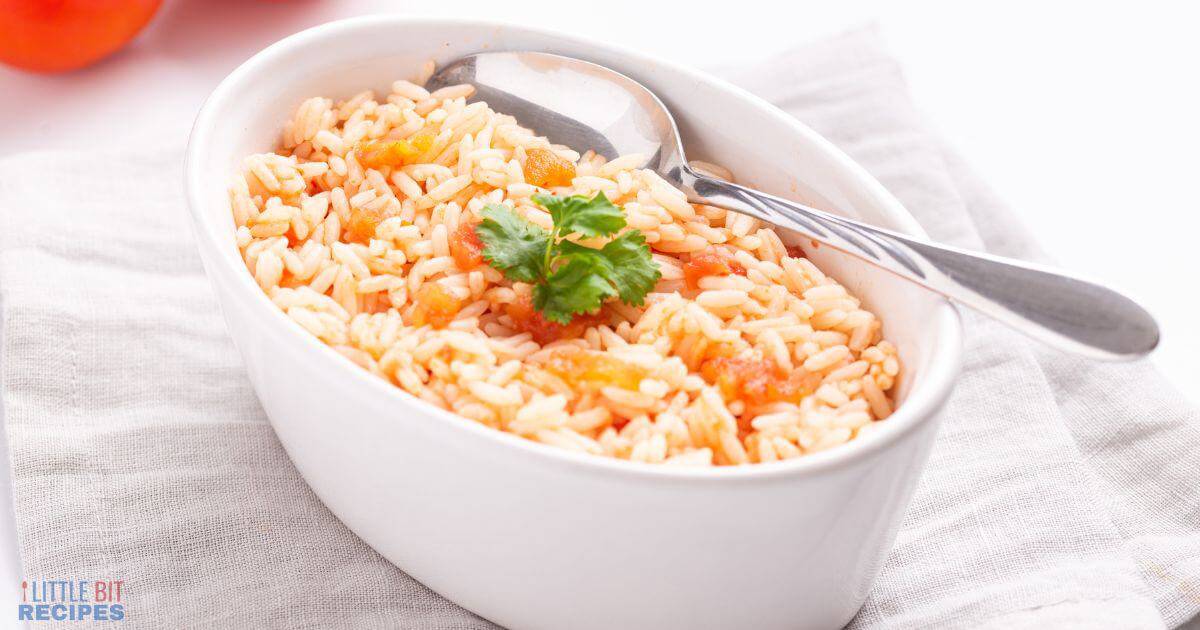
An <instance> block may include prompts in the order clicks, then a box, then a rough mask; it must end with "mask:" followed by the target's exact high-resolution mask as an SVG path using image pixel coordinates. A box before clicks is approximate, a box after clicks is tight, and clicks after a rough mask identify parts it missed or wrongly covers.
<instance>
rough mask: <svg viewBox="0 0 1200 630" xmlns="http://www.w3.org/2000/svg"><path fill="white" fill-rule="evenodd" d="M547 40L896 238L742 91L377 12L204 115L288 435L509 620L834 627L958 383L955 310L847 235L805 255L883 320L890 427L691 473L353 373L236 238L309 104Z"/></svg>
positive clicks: (512, 30) (208, 182)
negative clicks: (272, 287)
mask: <svg viewBox="0 0 1200 630" xmlns="http://www.w3.org/2000/svg"><path fill="white" fill-rule="evenodd" d="M482 50H540V51H548V52H552V53H558V54H562V55H569V56H574V57H579V58H581V59H586V60H589V61H593V62H596V63H600V64H604V65H607V66H610V67H612V68H615V69H616V70H618V71H620V72H622V73H625V74H627V75H629V76H631V77H633V78H635V79H637V80H639V81H641V82H643V83H644V84H645V85H647V86H649V87H650V88H651V89H652V90H654V91H655V92H656V93H658V95H659V96H660V97H662V99H663V101H665V102H666V104H667V105H668V106H669V107H670V108H671V110H672V111H673V112H674V114H675V116H676V117H677V118H678V120H679V123H680V127H681V131H682V133H683V137H684V141H685V145H686V146H687V149H688V154H689V156H690V157H692V158H696V159H705V160H708V161H713V162H717V163H722V164H726V165H731V166H733V167H734V170H735V172H736V173H737V176H738V178H739V181H741V182H743V183H748V184H750V185H752V186H756V187H758V188H761V189H763V190H765V191H768V192H772V193H776V194H779V195H781V196H785V197H791V198H794V199H797V200H799V201H803V202H807V203H809V204H811V205H815V206H818V207H821V208H825V209H828V210H831V211H834V212H839V213H842V214H845V215H848V216H853V217H856V218H859V219H863V220H866V221H869V222H872V223H875V224H877V225H880V226H883V227H887V228H891V229H894V230H898V231H903V232H908V233H913V234H920V233H921V229H920V227H919V226H918V225H917V223H916V222H915V221H914V220H913V218H912V217H911V216H910V215H909V214H908V213H907V212H906V211H905V210H904V208H903V207H901V205H900V204H899V203H898V202H897V201H896V199H894V198H893V197H892V196H891V195H890V194H888V192H887V191H885V190H884V189H883V188H882V187H881V186H880V184H879V183H878V182H876V181H875V180H874V179H872V178H871V176H870V175H868V174H867V173H866V171H864V170H863V169H862V168H861V167H859V166H858V165H856V164H855V163H854V162H853V161H852V160H850V159H849V158H848V157H847V156H846V155H844V154H843V153H841V152H840V151H838V150H837V149H836V148H834V147H833V145H831V144H830V143H829V142H828V141H826V140H824V139H823V138H821V137H820V136H819V135H817V134H816V133H814V132H813V131H812V130H811V129H809V128H808V127H806V126H805V125H804V124H803V122H801V121H798V120H795V119H793V118H792V117H790V116H788V115H786V114H784V113H783V112H781V111H780V110H778V109H776V108H774V107H773V106H771V105H769V104H768V103H766V102H764V101H762V100H761V99H759V98H757V97H755V96H753V95H751V94H749V93H747V92H745V91H743V90H741V89H739V88H737V87H734V86H732V85H730V84H728V83H726V82H724V81H721V80H719V79H716V78H714V77H711V76H709V75H706V74H703V73H700V72H697V71H695V70H691V69H688V68H685V67H682V66H679V65H676V64H673V63H668V62H666V61H663V60H660V59H656V58H653V57H650V56H647V55H643V54H640V53H637V52H633V51H630V50H624V49H620V48H617V47H614V46H611V45H609V44H605V43H601V42H597V41H592V40H588V39H584V38H580V37H574V36H569V35H564V34H562V33H557V32H548V31H542V30H538V29H533V28H527V27H522V26H516V25H507V24H500V23H494V22H487V21H474V20H446V19H413V18H407V17H392V16H387V17H385V16H372V17H364V18H357V19H352V20H346V21H340V22H334V23H330V24H325V25H323V26H319V27H316V28H313V29H310V30H307V31H304V32H302V33H299V34H297V35H293V36H291V37H288V38H287V39H284V40H283V41H280V42H279V43H277V44H274V45H272V46H270V47H269V48H267V49H265V50H263V51H262V52H260V53H258V54H257V55H255V56H254V57H253V58H251V59H250V60H249V61H247V62H246V63H245V64H243V65H242V66H241V67H239V68H238V69H237V70H235V71H234V72H233V73H232V74H230V75H229V77H228V78H226V79H225V80H224V81H223V82H222V83H221V84H220V86H218V87H217V89H216V90H215V91H214V92H213V94H212V96H211V97H210V98H209V99H208V101H207V103H206V104H205V105H204V108H203V109H202V111H201V112H200V114H199V117H198V118H197V120H196V124H195V128H194V129H193V131H192V136H191V141H190V144H189V147H188V152H187V166H186V173H185V186H186V193H187V200H188V204H189V206H190V209H191V213H192V217H193V219H194V222H195V228H196V230H195V231H196V236H197V241H198V244H199V248H200V253H201V255H202V258H203V261H204V266H205V269H206V270H207V273H208V276H209V278H210V279H211V281H212V284H213V288H214V290H215V292H216V294H217V296H218V298H219V301H220V304H221V307H222V310H223V312H224V315H225V318H226V321H227V323H228V326H229V331H230V334H231V335H232V336H233V339H234V341H235V342H236V344H237V347H238V349H239V351H240V352H241V354H242V357H243V359H244V361H245V363H246V367H247V369H248V372H249V376H250V379H251V381H252V382H253V384H254V387H255V390H256V391H257V393H258V396H259V398H260V400H261V401H262V405H263V407H264V408H265V409H266V412H267V415H268V416H269V417H270V419H271V422H272V424H273V426H274V428H275V431H276V432H277V433H278V435H279V439H280V441H281V442H282V443H283V445H284V447H285V448H286V449H287V452H288V454H289V455H290V456H291V458H292V460H293V461H294V462H295V464H296V467H297V468H298V469H299V470H300V472H301V474H303V475H304V478H305V479H306V480H307V481H308V483H309V484H310V485H311V486H312V488H313V490H314V491H315V492H316V494H317V495H318V496H319V497H320V498H321V500H323V501H324V502H325V503H326V504H327V505H328V506H329V508H330V509H331V510H332V511H333V512H334V513H335V514H337V515H338V516H339V517H340V518H341V519H342V521H343V522H345V523H346V525H348V526H349V527H350V528H351V529H353V530H354V532H355V533H357V534H358V535H359V536H361V537H362V539H363V540H365V541H366V542H367V543H368V544H370V545H371V546H372V547H374V548H375V549H377V550H378V551H379V552H380V553H381V554H383V555H384V556H386V557H387V558H388V559H389V560H391V561H392V562H394V563H395V564H396V565H397V566H399V567H400V568H402V569H403V570H404V571H406V572H408V573H409V574H410V575H412V576H413V577H415V578H417V579H418V580H420V581H421V582H423V583H425V584H426V585H428V586H429V587H430V588H432V589H433V590H435V591H437V592H438V593H441V594H442V595H444V596H446V597H447V598H449V599H451V600H453V601H455V602H457V603H458V604H461V605H462V606H464V607H466V608H468V609H470V610H472V611H474V612H476V613H478V614H479V615H481V616H483V617H486V618H488V619H490V620H492V621H495V622H497V623H499V624H501V625H504V626H508V627H511V628H547V629H551V628H554V629H558V628H576V629H587V628H596V629H600V628H625V629H636V628H647V629H650V628H653V629H657V630H661V629H664V628H688V629H693V630H694V629H699V628H731V627H753V628H759V629H767V628H833V627H840V626H841V625H843V624H844V623H846V622H847V621H848V620H849V619H850V618H851V617H853V615H854V614H855V612H856V611H857V610H858V608H859V606H861V605H862V602H863V601H864V599H865V598H866V596H867V593H868V591H869V589H870V587H871V583H872V580H873V579H874V578H875V576H876V574H877V572H878V570H879V567H880V566H881V564H882V562H883V559H884V557H885V555H886V554H887V553H888V550H889V548H890V546H891V544H892V541H893V539H894V537H895V533H896V531H897V529H898V527H899V525H900V521H901V518H902V517H903V515H904V511H905V507H906V506H907V504H908V502H909V499H910V497H911V495H912V492H913V488H914V486H915V485H916V482H917V479H918V476H919V475H920V472H921V468H922V466H923V465H924V463H925V460H926V457H927V454H928V452H929V450H930V446H931V445H932V443H933V440H934V436H935V433H936V431H937V426H938V419H939V415H940V412H941V409H942V407H943V404H944V402H945V401H946V398H947V397H948V395H949V393H950V390H951V388H952V386H953V384H954V382H955V379H956V376H957V372H958V365H959V354H960V342H959V336H960V325H959V321H958V317H957V314H956V312H955V311H954V309H953V308H952V307H951V306H950V305H949V304H948V303H946V302H945V301H944V300H943V299H941V298H939V297H937V296H935V295H932V294H930V293H928V292H925V291H922V290H920V289H918V288H916V287H915V286H913V285H910V284H908V283H905V282H903V281H901V280H898V279H896V278H894V277H892V276H890V275H888V274H887V273H884V272H881V271H879V270H877V269H874V268H872V267H869V266H867V265H865V264H863V263H860V262H858V261H856V260H854V259H851V258H848V257H845V256H843V255H840V254H838V253H837V252H833V251H830V250H829V248H820V249H818V250H816V251H814V252H811V257H812V258H813V259H814V261H815V262H816V263H817V264H818V265H819V266H821V267H822V268H823V269H825V270H826V271H827V272H828V273H830V274H831V275H833V276H834V277H836V278H838V279H839V280H840V281H841V282H842V283H844V284H845V285H846V286H847V287H848V288H849V289H850V290H851V291H853V292H854V293H856V294H857V295H859V296H860V297H862V298H863V301H864V303H865V304H866V306H867V307H868V308H870V309H871V310H872V311H874V312H875V313H877V314H879V316H880V317H881V318H882V320H883V322H884V331H885V334H886V335H887V337H888V338H889V339H891V340H893V341H894V342H895V343H896V345H897V346H898V347H899V351H900V356H901V359H902V362H903V365H904V372H903V374H902V379H901V382H900V385H899V393H898V396H899V400H900V403H899V407H898V409H897V411H896V412H895V414H893V415H892V416H891V417H890V418H888V419H887V420H886V421H885V422H884V424H883V426H881V427H880V428H879V430H878V431H875V432H874V433H872V434H870V435H868V436H865V437H864V438H863V439H860V440H856V441H853V442H851V443H849V444H846V445H843V446H841V447H838V448H834V449H831V450H829V451H825V452H821V453H816V454H813V455H810V456H806V457H803V458H799V459H795V460H790V461H787V462H780V463H772V464H757V465H751V466H744V467H738V468H718V469H679V468H670V467H668V468H664V467H656V466H653V465H647V464H637V463H630V462H625V461H618V460H612V459H606V458H602V457H595V456H590V455H583V454H576V453H571V452H567V451H563V450H558V449H555V448H553V447H549V446H544V445H541V444H537V443H534V442H531V441H527V440H524V439H521V438H519V437H516V436H514V435H510V434H506V433H501V432H499V431H495V430H492V429H489V428H487V427H485V426H482V425H479V424H476V423H474V422H472V421H469V420H465V419H463V418H460V417H458V416H455V415H453V414H451V413H449V412H446V411H443V410H441V409H438V408H435V407H433V406H431V405H429V404H427V403H425V402H423V401H421V400H418V399H416V398H415V397H413V396H410V395H408V394H407V393H405V392H403V391H402V390H400V389H398V388H396V387H393V386H391V385H389V384H387V383H385V382H384V381H382V380H380V379H377V378H375V377H373V376H371V375H370V374H368V373H367V372H366V371H364V370H361V369H359V368H358V367H356V366H354V365H352V364H351V363H350V362H349V361H347V360H346V359H343V358H342V357H341V356H339V355H338V354H336V353H335V352H334V351H333V350H331V349H329V348H327V347H326V346H324V345H323V344H321V343H320V342H319V341H318V340H317V339H316V338H314V337H313V336H311V335H309V334H308V333H306V332H304V331H303V330H302V329H301V328H300V327H299V326H297V325H296V324H294V323H293V322H292V321H290V320H289V319H288V318H287V317H285V316H284V315H283V314H282V313H281V312H280V311H278V310H277V309H276V308H275V307H274V306H273V305H272V304H271V303H270V301H269V300H268V299H267V297H266V296H265V295H264V294H263V293H262V291H260V290H259V288H258V286H257V285H256V284H255V283H254V281H253V280H252V278H251V276H250V274H249V273H248V272H247V271H246V268H245V266H244V265H243V263H242V260H241V258H240V256H239V253H238V249H237V246H236V244H235V242H234V224H233V220H232V217H231V213H230V209H229V205H228V199H227V194H226V186H227V183H228V181H229V178H230V176H231V175H232V174H233V173H235V172H236V171H237V169H238V168H239V166H240V164H241V162H242V160H243V158H244V157H245V156H246V155H249V154H251V153H257V152H265V151H270V150H271V149H273V148H274V146H275V143H276V140H277V138H278V136H279V133H280V130H281V128H282V125H283V123H284V121H285V120H287V119H288V118H289V117H290V116H291V114H292V112H293V110H294V108H295V107H296V106H297V104H298V103H299V102H300V101H301V100H303V99H304V98H306V97H309V96H314V95H323V96H330V97H334V98H340V97H347V96H349V95H352V94H354V93H357V92H359V91H361V90H363V89H365V88H375V89H377V90H381V91H383V92H384V93H386V91H387V89H388V86H389V85H390V83H391V81H393V80H394V79H397V78H406V77H412V76H415V75H416V74H417V69H418V68H419V67H420V65H421V64H422V62H424V61H426V60H428V59H430V58H432V59H434V60H435V61H437V62H438V63H445V62H448V61H450V60H453V59H455V58H457V57H459V56H461V55H464V54H467V53H472V52H477V51H482Z"/></svg>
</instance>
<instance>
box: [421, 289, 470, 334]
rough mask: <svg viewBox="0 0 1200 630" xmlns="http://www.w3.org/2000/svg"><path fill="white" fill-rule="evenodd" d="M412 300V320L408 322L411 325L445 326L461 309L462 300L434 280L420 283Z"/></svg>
mask: <svg viewBox="0 0 1200 630" xmlns="http://www.w3.org/2000/svg"><path fill="white" fill-rule="evenodd" d="M413 302H414V303H413V310H412V314H411V316H410V319H411V320H412V321H410V322H409V324H410V325H412V326H425V325H429V326H433V327H434V328H445V327H446V326H447V325H448V324H449V323H450V322H452V321H454V316H455V315H457V314H458V311H459V310H461V309H462V301H461V300H459V299H458V298H456V297H454V294H453V293H451V292H450V291H449V290H448V289H446V288H445V287H443V286H442V285H440V284H438V283H436V282H429V283H426V284H424V285H422V286H421V288H420V289H418V290H417V296H416V299H415V300H414V301H413Z"/></svg>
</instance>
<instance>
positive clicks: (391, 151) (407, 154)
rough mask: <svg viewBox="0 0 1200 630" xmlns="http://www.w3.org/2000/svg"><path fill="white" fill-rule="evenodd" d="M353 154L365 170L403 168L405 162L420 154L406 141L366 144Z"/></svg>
mask: <svg viewBox="0 0 1200 630" xmlns="http://www.w3.org/2000/svg"><path fill="white" fill-rule="evenodd" d="M354 152H355V153H356V154H357V155H358V163H359V164H362V165H363V166H365V167H367V168H379V167H381V166H392V167H395V166H403V165H404V164H405V162H406V160H408V159H410V158H412V157H414V156H416V155H417V154H418V153H420V151H419V150H418V149H417V148H416V147H414V146H413V145H412V144H411V143H410V142H409V141H407V140H388V141H375V142H367V143H365V144H362V145H359V147H358V148H357V149H355V151H354Z"/></svg>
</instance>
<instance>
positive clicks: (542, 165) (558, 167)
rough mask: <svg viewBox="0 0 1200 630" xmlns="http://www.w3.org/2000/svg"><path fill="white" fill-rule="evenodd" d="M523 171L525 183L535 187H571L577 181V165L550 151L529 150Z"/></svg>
mask: <svg viewBox="0 0 1200 630" xmlns="http://www.w3.org/2000/svg"><path fill="white" fill-rule="evenodd" d="M523 170H524V172H525V182H526V183H528V184H533V185H534V186H543V187H545V186H569V185H570V184H571V180H573V179H575V165H574V164H572V163H571V162H570V161H569V160H567V159H565V158H561V157H559V156H558V154H557V153H555V152H553V151H551V150H550V149H529V150H528V151H527V152H526V153H525V168H524V169H523Z"/></svg>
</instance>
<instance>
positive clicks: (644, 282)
mask: <svg viewBox="0 0 1200 630" xmlns="http://www.w3.org/2000/svg"><path fill="white" fill-rule="evenodd" d="M600 253H601V254H603V255H604V257H605V258H607V259H608V263H609V265H610V267H611V269H612V271H611V274H610V275H609V278H608V279H609V280H610V281H611V282H612V283H613V284H614V285H615V286H616V287H617V294H618V295H620V296H621V301H622V302H625V303H626V304H631V305H633V306H641V305H642V304H643V303H644V302H645V301H646V294H647V293H649V292H650V291H652V290H653V289H654V285H656V284H658V280H659V278H662V272H661V271H659V269H658V263H655V262H654V259H653V258H651V257H650V247H649V246H648V245H646V237H645V236H643V235H642V233H641V232H639V231H637V230H630V231H628V232H626V233H624V234H622V235H620V236H618V237H617V238H615V239H613V240H611V241H609V242H608V243H607V244H606V245H605V246H604V247H603V249H601V250H600Z"/></svg>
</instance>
